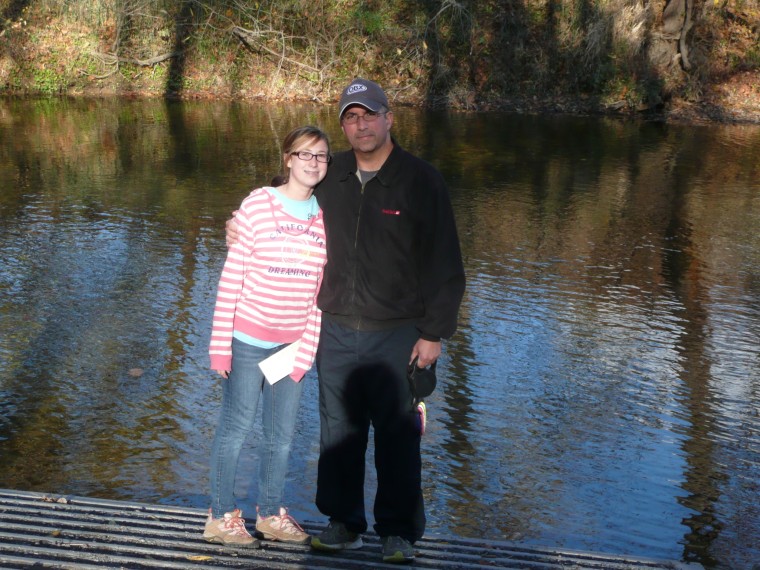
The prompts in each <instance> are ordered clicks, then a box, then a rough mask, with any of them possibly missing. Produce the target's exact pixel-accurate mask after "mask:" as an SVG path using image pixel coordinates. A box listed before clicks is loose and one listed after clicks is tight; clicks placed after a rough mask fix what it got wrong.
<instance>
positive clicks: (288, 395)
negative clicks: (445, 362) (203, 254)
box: [203, 126, 330, 547]
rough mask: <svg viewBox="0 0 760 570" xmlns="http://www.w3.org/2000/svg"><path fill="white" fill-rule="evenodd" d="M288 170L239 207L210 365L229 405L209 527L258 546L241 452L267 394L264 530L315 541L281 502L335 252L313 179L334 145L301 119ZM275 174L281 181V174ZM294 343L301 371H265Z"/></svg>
mask: <svg viewBox="0 0 760 570" xmlns="http://www.w3.org/2000/svg"><path fill="white" fill-rule="evenodd" d="M282 158H283V165H284V167H285V175H284V177H280V178H278V179H276V180H277V181H279V180H284V182H283V183H282V184H280V185H279V186H277V187H276V188H275V187H264V188H258V189H256V190H254V191H253V192H251V194H250V195H249V196H248V197H247V198H246V199H245V200H244V201H243V203H242V205H241V206H240V209H239V210H238V212H237V213H236V216H235V221H236V222H237V224H238V226H239V232H240V236H239V239H238V241H237V242H236V243H235V244H234V245H232V246H231V247H230V250H229V252H228V254H227V259H226V261H225V264H224V268H223V270H222V275H221V278H220V280H219V288H218V293H217V300H216V306H215V310H214V320H213V327H212V331H211V345H210V349H209V353H210V356H211V368H212V369H213V370H215V371H216V372H217V373H218V374H219V375H220V376H221V377H222V378H223V380H222V408H221V414H220V418H219V424H218V427H217V431H216V436H215V438H214V444H213V447H212V453H211V477H210V482H211V508H210V509H209V515H208V519H207V521H206V528H205V530H204V533H203V537H204V538H205V539H206V540H208V541H210V542H218V543H221V544H225V545H236V546H249V547H257V546H258V541H257V540H256V539H254V538H253V537H252V536H251V535H250V534H249V533H248V531H247V530H246V528H245V521H244V520H243V518H242V516H241V515H242V511H241V510H240V509H237V508H236V507H235V501H234V486H235V474H236V469H237V463H238V457H239V455H240V450H241V448H242V446H243V443H244V441H245V438H246V437H247V435H248V434H249V433H250V431H251V429H252V427H253V424H254V420H255V416H256V408H257V406H258V402H259V396H263V398H262V404H263V406H262V408H263V412H262V413H263V417H262V423H263V438H262V442H261V448H260V450H259V488H258V490H259V496H258V506H257V507H256V512H257V517H256V530H257V531H258V532H259V533H260V534H261V535H263V537H264V538H265V539H269V540H281V541H285V542H291V543H298V544H304V543H306V542H308V541H309V535H308V534H306V533H305V532H304V531H303V529H302V528H301V527H300V526H299V525H298V523H297V522H296V521H295V520H294V519H293V518H292V517H291V516H290V515H289V514H288V511H287V509H286V508H285V507H284V506H283V505H282V495H283V488H284V485H285V474H286V471H287V463H288V456H289V454H290V445H291V440H292V438H293V432H294V429H295V424H296V415H297V411H298V404H299V400H300V398H301V391H302V387H303V385H302V383H301V379H302V378H303V376H304V374H305V373H306V371H307V370H309V368H311V366H312V363H313V362H314V355H315V353H316V348H317V342H318V340H319V330H320V324H321V312H320V311H319V309H318V308H317V293H318V291H319V287H320V284H321V282H322V270H323V268H324V265H325V261H326V254H325V228H324V220H323V217H322V211H321V209H320V208H319V204H317V200H316V198H315V197H314V196H313V191H314V187H315V186H316V185H317V184H318V183H319V182H321V181H322V179H323V178H324V177H325V175H326V174H327V166H328V163H329V162H330V145H329V140H328V138H327V135H325V134H324V133H323V132H322V131H321V130H319V129H317V128H315V127H309V126H307V127H300V128H297V129H295V130H293V131H291V132H290V133H289V134H288V135H287V136H286V137H285V140H284V141H283V157H282ZM275 183H276V182H275ZM294 342H297V343H298V344H297V345H296V346H294V347H293V349H294V350H295V360H294V363H293V371H292V372H291V373H290V375H289V376H286V377H285V378H283V379H281V380H277V379H274V380H275V382H274V383H272V382H271V380H272V379H269V380H267V379H265V377H264V374H263V373H262V371H261V369H260V368H259V366H258V364H259V362H261V361H262V360H264V359H265V358H267V357H268V356H271V355H272V354H274V353H275V352H277V351H278V350H280V349H281V348H282V347H283V346H284V345H288V344H291V343H294Z"/></svg>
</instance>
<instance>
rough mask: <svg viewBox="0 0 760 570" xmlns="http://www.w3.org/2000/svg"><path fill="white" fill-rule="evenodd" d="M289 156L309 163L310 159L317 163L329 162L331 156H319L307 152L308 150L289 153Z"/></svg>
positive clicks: (320, 154) (323, 154)
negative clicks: (314, 159)
mask: <svg viewBox="0 0 760 570" xmlns="http://www.w3.org/2000/svg"><path fill="white" fill-rule="evenodd" d="M290 154H292V155H295V156H297V157H298V158H300V159H301V160H305V161H309V160H311V159H312V158H316V159H317V162H330V158H331V156H330V155H329V154H325V153H323V152H321V153H319V154H314V153H313V152H309V151H308V150H299V151H298V152H291V153H290Z"/></svg>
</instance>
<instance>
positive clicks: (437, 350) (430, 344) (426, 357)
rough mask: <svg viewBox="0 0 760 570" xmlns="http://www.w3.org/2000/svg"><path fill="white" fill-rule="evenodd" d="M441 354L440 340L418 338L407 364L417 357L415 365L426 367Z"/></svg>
mask: <svg viewBox="0 0 760 570" xmlns="http://www.w3.org/2000/svg"><path fill="white" fill-rule="evenodd" d="M439 356H441V341H440V340H439V341H432V340H425V339H422V338H421V339H419V340H418V341H417V343H416V344H415V345H414V348H413V349H412V356H411V358H410V359H409V364H411V363H412V361H413V360H414V359H415V358H417V359H418V360H417V366H418V367H420V368H426V367H427V366H430V365H431V364H433V362H435V361H436V360H438V357H439Z"/></svg>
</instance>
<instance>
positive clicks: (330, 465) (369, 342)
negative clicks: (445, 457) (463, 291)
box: [316, 315, 425, 543]
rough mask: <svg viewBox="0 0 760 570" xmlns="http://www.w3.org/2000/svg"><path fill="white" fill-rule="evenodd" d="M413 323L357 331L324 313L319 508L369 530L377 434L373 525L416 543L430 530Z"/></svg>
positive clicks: (320, 363) (320, 358) (320, 366)
mask: <svg viewBox="0 0 760 570" xmlns="http://www.w3.org/2000/svg"><path fill="white" fill-rule="evenodd" d="M418 338H419V332H418V331H417V329H416V328H415V327H414V326H413V325H404V326H401V327H397V328H394V329H391V330H383V331H371V332H367V331H356V330H353V329H351V328H348V327H345V326H343V325H341V324H338V323H336V322H335V321H333V320H331V319H330V317H329V316H328V315H323V320H322V332H321V336H320V340H319V350H318V352H317V371H318V374H319V416H320V455H319V468H318V476H317V501H316V502H317V508H318V509H319V510H320V511H321V512H322V513H323V514H324V515H326V516H328V517H330V520H331V521H338V522H342V523H344V524H345V525H346V526H347V527H348V529H349V530H351V531H353V532H360V533H361V532H364V531H365V530H366V529H367V519H366V515H365V509H364V470H365V454H366V451H367V441H368V436H369V427H370V423H371V425H372V426H373V428H374V434H375V468H376V469H377V494H376V495H375V506H374V515H375V527H374V528H375V532H377V534H378V535H379V536H401V537H403V538H405V539H406V540H409V541H410V542H412V543H414V542H415V541H417V540H418V539H419V538H421V537H422V534H423V532H424V530H425V508H424V501H423V498H422V488H421V470H422V463H421V458H420V430H419V423H418V420H417V413H416V411H415V410H414V409H413V406H412V395H411V392H410V390H409V383H408V381H407V379H406V367H407V364H408V362H409V358H410V355H411V352H412V348H413V347H414V344H415V343H416V342H417V340H418Z"/></svg>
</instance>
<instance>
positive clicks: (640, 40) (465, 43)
mask: <svg viewBox="0 0 760 570" xmlns="http://www.w3.org/2000/svg"><path fill="white" fill-rule="evenodd" d="M434 4H435V3H434ZM88 6H89V5H88V4H83V3H81V2H74V3H61V2H56V1H54V0H51V1H50V2H46V3H40V4H29V3H23V2H22V3H9V2H7V1H6V0H0V16H1V17H0V96H2V95H5V96H67V97H128V98H155V97H165V98H171V99H225V100H249V101H267V102H277V103H282V102H288V101H294V102H302V101H310V102H316V103H324V104H330V103H333V102H334V101H336V100H337V99H338V97H339V94H340V89H341V88H342V87H343V86H344V85H345V84H346V83H347V82H348V81H349V80H350V79H351V78H352V77H354V76H356V75H363V76H365V77H369V78H372V79H374V80H376V81H378V82H379V83H381V84H382V85H383V86H384V87H385V88H386V91H387V92H388V95H389V98H390V100H391V101H392V104H394V105H408V106H414V107H428V108H438V109H442V108H446V109H451V110H462V111H498V110H500V111H507V112H516V113H526V114H570V115H605V116H619V117H626V118H636V119H639V118H641V119H645V120H659V121H666V122H678V123H692V124H699V123H754V124H760V64H759V63H758V61H759V60H760V49H759V48H758V45H757V26H756V25H755V26H753V25H752V22H753V21H754V19H755V16H756V12H757V10H756V2H755V0H752V1H751V2H749V3H748V4H747V5H746V6H745V7H744V8H742V10H743V11H740V10H737V9H734V8H732V7H731V6H728V5H726V6H722V7H720V8H717V7H714V9H712V8H711V9H710V10H706V11H704V13H702V14H700V15H699V18H698V21H695V23H694V25H693V29H692V31H691V33H690V42H691V44H693V45H691V46H690V47H691V51H690V52H689V54H690V57H691V63H690V64H689V65H690V66H691V67H690V69H689V70H688V71H687V70H686V68H685V67H684V66H679V65H678V64H674V63H672V62H673V61H677V59H678V57H681V56H682V55H685V54H681V53H679V54H677V56H678V57H676V58H675V59H672V60H669V61H670V63H667V64H657V63H656V61H655V60H656V58H655V57H654V55H655V54H653V51H652V50H654V49H655V48H656V47H657V46H656V45H655V44H656V43H657V42H656V41H655V40H647V39H646V38H647V37H649V36H651V37H652V38H657V37H660V35H658V34H659V32H658V30H657V25H658V24H657V21H658V20H657V18H655V17H654V16H655V15H656V13H657V10H658V7H657V6H655V5H654V4H652V5H649V4H647V5H646V6H643V7H640V8H641V9H638V8H637V9H636V10H633V8H631V7H628V8H629V9H628V11H627V12H626V10H623V9H621V10H617V9H616V8H615V5H610V6H606V4H604V5H603V4H599V5H596V4H594V6H595V9H596V10H597V12H594V13H593V14H588V15H586V16H584V18H586V29H583V28H577V26H578V25H580V24H579V22H580V21H582V20H583V18H581V16H582V14H575V9H576V8H574V7H573V6H570V5H568V6H567V9H566V10H564V11H561V12H558V13H557V14H556V15H553V16H552V17H553V18H555V19H556V21H555V22H554V26H553V27H556V28H557V29H555V30H554V31H552V28H553V27H550V28H546V27H544V26H541V25H540V24H539V23H537V22H540V20H538V21H536V20H535V19H534V18H533V16H531V14H530V13H528V12H530V11H531V10H534V11H536V14H538V13H540V12H541V11H542V10H544V9H545V6H544V4H543V3H542V2H538V1H537V2H528V3H527V4H526V8H529V10H527V11H526V13H524V14H523V13H510V14H501V15H499V13H497V12H494V10H496V8H495V7H494V6H492V5H491V3H490V2H485V3H483V4H482V5H479V6H478V9H477V10H475V9H474V7H473V10H472V11H468V12H456V10H454V7H455V6H458V4H456V3H447V2H443V3H442V4H441V6H442V7H441V9H440V11H439V12H433V13H428V12H425V10H423V9H422V8H421V7H420V6H412V5H411V4H409V5H406V4H405V3H399V5H398V6H395V5H394V6H393V7H391V6H388V7H386V8H376V9H375V8H368V7H366V6H364V4H363V3H355V2H348V3H347V4H346V5H345V6H344V10H338V9H336V8H335V7H331V6H330V5H329V4H325V5H322V8H321V10H322V12H321V13H320V15H319V16H315V17H307V18H296V17H294V15H293V14H292V13H291V12H290V11H289V10H290V8H288V6H287V4H286V3H277V2H274V3H272V4H271V6H269V8H267V10H266V11H263V8H262V9H258V8H257V9H256V11H255V12H252V11H251V10H252V9H251V10H249V9H248V8H244V7H243V6H242V5H236V7H234V8H232V7H231V8H229V9H228V10H226V11H225V12H222V11H220V10H218V9H217V8H216V7H214V5H211V4H206V3H203V2H200V3H195V4H193V3H186V2H181V3H179V4H177V5H176V6H175V7H174V8H173V9H172V10H168V11H167V10H165V9H159V8H160V7H159V6H153V7H148V6H147V5H146V6H142V5H138V4H135V5H134V6H132V4H131V3H125V4H124V7H123V9H124V11H123V12H120V11H119V10H117V9H115V8H114V7H112V6H110V5H109V4H107V3H98V2H96V4H95V5H94V6H96V7H97V8H98V9H97V10H95V9H94V8H93V7H92V6H89V7H88ZM130 6H131V8H130ZM256 6H258V3H257V4H256ZM605 6H606V7H605ZM716 6H717V5H716ZM631 10H633V12H631ZM634 12H635V13H634ZM626 14H627V16H626ZM307 16H308V14H307ZM634 16H635V17H634ZM579 18H580V19H579ZM626 18H628V19H626ZM565 20H566V21H565ZM560 28H561V30H560ZM474 30H478V32H477V33H475V32H474ZM642 30H643V31H642ZM602 37H604V38H607V39H605V40H604V41H602V40H601V39H600V38H602ZM660 47H662V46H660Z"/></svg>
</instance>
